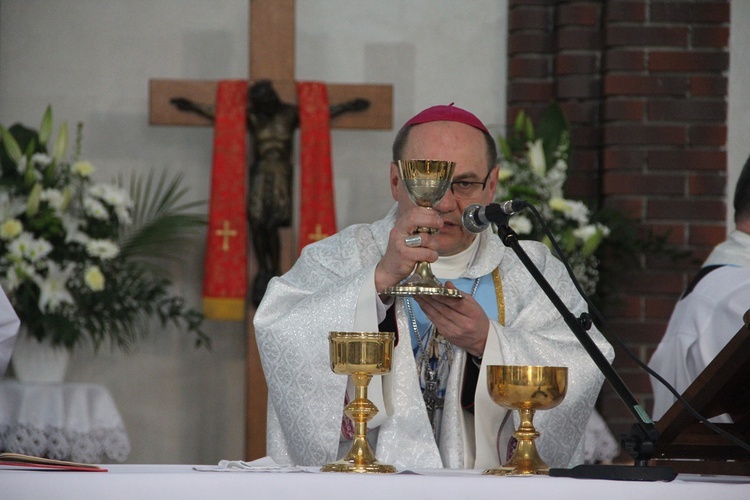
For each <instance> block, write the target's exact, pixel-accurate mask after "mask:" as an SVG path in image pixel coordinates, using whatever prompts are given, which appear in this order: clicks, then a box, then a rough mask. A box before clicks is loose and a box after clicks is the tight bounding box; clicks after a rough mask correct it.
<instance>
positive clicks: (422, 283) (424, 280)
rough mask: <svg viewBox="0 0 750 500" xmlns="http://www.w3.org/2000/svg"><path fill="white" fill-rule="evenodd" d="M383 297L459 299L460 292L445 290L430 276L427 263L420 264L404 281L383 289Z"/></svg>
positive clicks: (452, 289)
mask: <svg viewBox="0 0 750 500" xmlns="http://www.w3.org/2000/svg"><path fill="white" fill-rule="evenodd" d="M385 295H391V296H394V297H413V296H415V295H440V296H442V297H454V298H457V299H460V298H461V292H460V291H459V290H456V289H454V288H446V286H445V285H443V284H442V283H440V281H438V279H437V278H435V276H434V275H433V274H432V271H431V269H430V267H429V263H427V262H420V263H419V264H417V269H416V270H415V272H414V274H412V275H411V276H409V278H407V280H406V281H404V282H403V283H401V284H400V285H396V286H389V287H388V288H386V289H385Z"/></svg>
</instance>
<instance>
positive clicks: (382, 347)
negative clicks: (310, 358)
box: [320, 332, 398, 473]
mask: <svg viewBox="0 0 750 500" xmlns="http://www.w3.org/2000/svg"><path fill="white" fill-rule="evenodd" d="M394 338H395V334H394V333H393V332H372V333H370V332H330V333H329V334H328V342H329V348H330V354H331V370H333V372H334V373H338V374H340V375H348V376H350V377H351V379H352V382H354V395H355V398H354V400H352V401H351V402H350V403H349V404H348V405H346V407H345V408H344V413H346V415H347V416H348V417H349V418H350V419H352V422H354V439H353V441H352V446H351V448H350V449H349V453H347V454H346V456H344V458H342V459H341V460H338V461H336V462H332V463H329V464H327V465H324V466H323V467H322V468H321V469H320V470H321V471H322V472H359V473H363V472H364V473H394V472H398V471H397V470H396V468H395V467H394V466H392V465H387V464H383V463H380V462H378V461H377V460H376V459H375V454H374V453H373V452H372V449H371V448H370V444H369V443H368V441H367V422H369V421H370V420H371V419H372V418H373V417H374V416H375V415H377V413H378V409H377V407H376V406H375V405H374V404H373V403H372V401H370V400H369V399H367V386H368V385H369V384H370V380H371V379H372V376H373V375H383V374H386V373H388V372H390V371H391V362H392V359H393V340H394Z"/></svg>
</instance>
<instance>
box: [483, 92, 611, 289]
mask: <svg viewBox="0 0 750 500" xmlns="http://www.w3.org/2000/svg"><path fill="white" fill-rule="evenodd" d="M499 143H500V152H501V156H500V159H499V163H500V168H499V172H498V184H497V190H496V193H495V201H498V202H499V201H505V200H510V199H515V198H521V199H523V200H524V201H526V202H528V203H530V204H532V205H534V207H535V208H536V209H537V211H538V212H539V213H540V214H541V216H542V218H543V219H544V221H545V223H546V224H547V226H548V228H549V229H550V231H551V233H552V235H553V236H554V238H555V240H556V241H557V242H558V244H559V245H560V247H561V248H562V250H563V252H564V253H565V256H566V257H567V259H568V261H569V263H570V265H571V268H572V269H573V272H574V273H575V275H576V277H577V278H578V281H579V282H580V283H581V286H582V287H583V289H584V290H585V291H586V293H587V294H593V293H594V292H595V291H596V287H597V282H598V280H599V272H598V267H599V259H598V258H597V256H596V251H597V249H598V248H599V246H600V244H601V243H602V241H603V239H604V238H606V237H607V236H609V234H610V229H609V227H607V225H605V224H603V223H601V222H593V221H592V216H591V212H590V210H589V208H588V206H586V204H585V203H583V202H581V201H577V200H570V199H567V198H566V197H565V194H564V186H565V181H566V180H567V169H568V153H569V149H570V133H569V129H568V123H567V120H566V119H565V116H564V114H563V113H562V110H561V109H560V108H559V106H557V105H556V104H552V105H551V106H550V107H549V108H548V109H547V110H546V111H545V113H544V114H543V116H542V117H541V119H540V122H539V126H538V127H537V130H535V128H534V125H533V124H532V122H531V119H530V118H529V117H528V116H527V115H526V114H525V113H524V112H523V111H521V112H520V113H519V114H518V116H517V118H516V122H515V124H514V129H513V131H512V134H511V135H509V137H507V138H504V137H500V138H499ZM510 227H511V228H512V229H513V230H514V231H515V232H516V233H517V234H518V235H519V237H521V238H526V239H535V240H538V241H542V242H544V243H545V244H547V245H548V246H549V247H550V249H552V250H553V252H554V249H553V248H552V245H551V243H550V241H549V238H548V237H547V236H546V235H545V234H544V232H543V230H542V228H541V225H540V224H539V223H538V222H537V221H536V220H535V219H533V218H532V216H531V215H527V213H526V212H523V213H520V214H516V215H514V216H513V217H512V218H511V219H510Z"/></svg>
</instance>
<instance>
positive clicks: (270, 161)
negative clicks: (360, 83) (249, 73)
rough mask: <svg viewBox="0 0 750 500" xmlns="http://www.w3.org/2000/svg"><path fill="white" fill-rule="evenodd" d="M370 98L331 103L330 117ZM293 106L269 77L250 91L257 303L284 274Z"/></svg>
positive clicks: (206, 109)
mask: <svg viewBox="0 0 750 500" xmlns="http://www.w3.org/2000/svg"><path fill="white" fill-rule="evenodd" d="M170 102H171V103H172V104H173V105H174V106H175V107H176V108H177V109H179V110H180V111H185V112H189V113H195V114H198V115H200V116H203V117H206V118H208V119H209V120H212V121H213V120H214V118H215V115H214V109H213V106H212V105H207V104H201V103H197V102H194V101H192V100H191V99H187V98H184V97H174V98H172V99H170ZM369 105H370V103H369V101H367V100H366V99H352V100H350V101H346V102H343V103H339V104H334V105H332V106H330V108H329V109H330V115H331V118H335V117H337V116H339V115H341V114H344V113H347V112H351V111H362V110H365V109H367V108H368V107H369ZM298 111H299V110H298V108H297V106H296V105H294V104H290V103H286V102H283V101H282V100H281V99H280V98H279V95H278V94H277V93H276V91H275V90H274V88H273V84H272V83H271V81H270V80H259V81H257V82H255V83H253V84H252V85H251V86H250V88H249V89H248V106H247V111H246V117H247V118H246V119H247V130H248V132H249V134H250V137H251V143H252V149H251V155H250V165H249V169H248V179H249V186H250V192H249V193H248V200H247V212H248V221H249V225H250V232H251V234H252V236H253V237H252V239H251V241H252V243H253V248H254V249H255V256H256V259H257V264H258V273H257V274H256V276H255V280H254V282H253V286H252V293H251V295H252V301H253V305H255V306H256V307H257V306H258V305H259V304H260V301H261V299H262V298H263V295H264V294H265V292H266V288H267V286H268V282H269V281H270V280H271V278H273V277H274V276H280V275H281V264H280V252H281V239H280V236H279V229H280V228H284V227H289V226H290V225H291V222H292V198H293V185H292V182H293V178H294V176H293V172H292V163H293V158H292V143H293V139H294V130H295V129H296V128H297V127H298V125H299V112H298Z"/></svg>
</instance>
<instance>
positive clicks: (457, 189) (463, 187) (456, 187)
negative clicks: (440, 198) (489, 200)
mask: <svg viewBox="0 0 750 500" xmlns="http://www.w3.org/2000/svg"><path fill="white" fill-rule="evenodd" d="M491 173H492V171H490V172H487V177H485V178H484V180H483V181H482V182H479V181H453V182H451V193H453V196H455V197H456V198H458V199H467V198H475V197H477V196H478V195H479V193H481V192H482V191H484V188H485V186H486V185H487V180H488V179H489V178H490V174H491Z"/></svg>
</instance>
